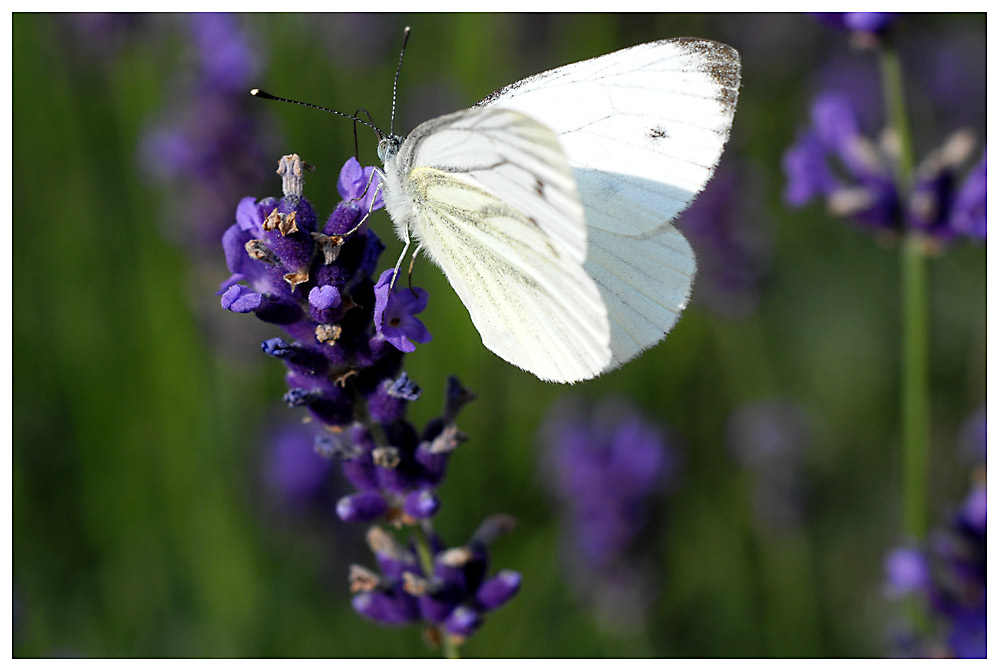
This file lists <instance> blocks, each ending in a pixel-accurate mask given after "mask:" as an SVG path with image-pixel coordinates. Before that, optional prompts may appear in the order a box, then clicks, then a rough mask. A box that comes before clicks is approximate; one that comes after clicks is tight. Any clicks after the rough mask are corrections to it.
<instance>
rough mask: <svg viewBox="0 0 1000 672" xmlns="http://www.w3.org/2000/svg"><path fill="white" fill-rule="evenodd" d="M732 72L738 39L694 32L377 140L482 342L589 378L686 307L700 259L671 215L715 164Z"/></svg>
mask: <svg viewBox="0 0 1000 672" xmlns="http://www.w3.org/2000/svg"><path fill="white" fill-rule="evenodd" d="M739 84H740V61H739V55H738V54H737V52H736V51H735V50H734V49H732V48H731V47H728V46H725V45H723V44H719V43H717V42H711V41H708V40H700V39H691V38H685V39H675V40H661V41H658V42H649V43H647V44H640V45H637V46H634V47H630V48H628V49H622V50H620V51H616V52H614V53H611V54H607V55H604V56H600V57H598V58H593V59H590V60H587V61H582V62H579V63H573V64H571V65H566V66H563V67H561V68H556V69H554V70H549V71H547V72H543V73H541V74H538V75H534V76H532V77H528V78H527V79H523V80H521V81H519V82H515V83H514V84H511V85H509V86H507V87H505V88H503V89H500V90H499V91H497V92H495V93H493V94H491V95H489V96H487V97H486V98H485V99H483V100H482V101H480V102H479V103H477V104H476V105H475V106H474V107H472V108H470V109H468V110H463V111H460V112H455V113H453V114H448V115H445V116H442V117H438V118H436V119H431V120H430V121H427V122H425V123H423V124H421V125H420V126H418V127H417V128H416V129H415V130H414V131H413V132H412V133H410V135H408V136H407V137H406V138H405V139H403V138H401V137H399V136H388V137H385V138H383V139H382V141H381V142H380V143H379V157H380V158H381V159H382V160H383V161H384V165H385V174H384V179H383V182H382V185H381V188H382V189H383V190H384V199H385V204H386V209H387V210H388V212H389V215H390V217H392V220H393V222H394V224H395V227H396V231H397V233H398V234H399V236H400V238H402V239H403V240H404V241H406V242H407V244H409V240H410V234H412V235H413V237H414V238H416V240H417V241H418V242H419V244H420V248H418V249H423V250H425V251H426V253H427V254H428V256H429V257H430V258H431V260H432V261H433V262H434V263H435V264H437V265H438V266H440V267H441V269H442V270H443V271H444V274H445V275H446V276H447V278H448V281H449V282H450V283H451V285H452V287H454V288H455V291H456V292H458V296H459V298H461V300H462V302H463V303H464V304H465V306H466V307H467V308H468V310H469V315H470V316H471V317H472V322H473V324H474V325H475V326H476V329H478V330H479V333H480V335H481V336H482V339H483V344H484V345H485V346H486V347H487V348H489V349H490V350H492V351H493V352H495V353H496V354H497V355H499V356H500V357H502V358H503V359H505V360H507V361H508V362H510V363H512V364H514V365H516V366H519V367H521V368H522V369H525V370H527V371H530V372H531V373H533V374H535V375H536V376H538V377H539V378H541V379H542V380H548V381H554V382H566V383H569V382H575V381H580V380H586V379H588V378H593V377H594V376H597V375H599V374H601V373H603V372H605V371H608V370H610V369H613V368H616V367H618V366H620V365H621V364H623V363H624V362H627V361H628V360H630V359H632V358H633V357H635V356H636V355H638V354H639V353H640V352H642V351H643V350H645V349H646V348H648V347H650V346H652V345H654V344H655V343H657V342H659V341H660V339H662V338H663V337H664V336H665V335H666V333H667V332H668V331H670V329H671V328H672V327H673V326H674V323H675V322H676V321H677V318H678V316H679V314H680V312H681V311H682V310H684V307H685V306H686V305H687V302H688V297H689V295H690V290H691V283H692V281H693V279H694V274H695V258H694V253H693V252H692V251H691V247H690V246H689V245H688V243H687V241H686V240H685V239H684V237H683V236H682V235H681V234H680V233H679V232H678V231H677V229H675V228H674V227H673V226H672V225H671V221H672V220H673V219H674V218H675V217H676V216H677V214H678V213H680V212H681V211H682V210H684V208H686V207H687V206H688V204H689V203H690V202H691V201H692V200H693V199H694V197H695V195H696V194H697V193H698V192H699V191H701V189H702V188H703V187H704V186H705V183H706V182H707V181H708V179H709V178H710V177H711V176H712V172H713V171H714V169H715V166H716V164H717V163H718V161H719V157H720V155H721V154H722V148H723V145H724V144H725V142H726V140H727V139H728V137H729V129H730V126H731V125H732V119H733V112H734V110H735V108H736V97H737V93H738V89H739ZM404 254H405V251H404ZM401 259H402V257H401Z"/></svg>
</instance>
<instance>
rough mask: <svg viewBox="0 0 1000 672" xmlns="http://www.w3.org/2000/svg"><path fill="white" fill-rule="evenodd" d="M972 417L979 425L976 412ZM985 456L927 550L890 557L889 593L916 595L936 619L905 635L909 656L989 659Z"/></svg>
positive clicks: (904, 551)
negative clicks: (967, 489)
mask: <svg viewBox="0 0 1000 672" xmlns="http://www.w3.org/2000/svg"><path fill="white" fill-rule="evenodd" d="M977 415H978V414H977ZM971 421H972V422H973V423H974V424H975V425H978V424H979V418H978V417H977V416H973V419H972V420H971ZM983 423H985V419H983ZM977 429H978V427H977ZM982 431H983V433H984V435H985V428H983V430H982ZM983 460H984V461H983V463H982V464H980V465H979V466H978V467H977V468H976V469H975V470H974V472H973V483H972V487H971V489H970V491H969V493H968V494H967V495H966V497H965V499H964V501H963V502H962V503H961V505H959V506H958V507H957V509H956V511H955V513H954V514H953V515H952V517H951V521H950V523H949V524H948V525H947V526H945V527H943V528H939V529H937V530H934V531H933V532H932V533H931V535H930V541H929V543H928V544H927V546H926V547H925V548H914V547H912V546H908V547H904V548H899V549H895V550H893V551H891V552H890V553H889V555H888V556H887V559H886V574H887V592H888V594H889V596H890V597H894V598H899V597H904V596H906V595H911V594H915V595H916V596H917V597H918V598H919V599H920V601H921V603H923V604H924V605H925V608H926V610H927V611H928V613H929V615H930V617H931V629H930V631H929V632H922V633H920V634H916V633H914V632H905V633H904V636H903V640H904V642H906V650H905V651H904V652H903V653H904V654H905V655H912V656H919V657H941V656H948V657H955V658H985V657H986V465H985V453H984V454H983ZM908 629H912V626H908Z"/></svg>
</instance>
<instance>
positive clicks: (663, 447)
mask: <svg viewBox="0 0 1000 672" xmlns="http://www.w3.org/2000/svg"><path fill="white" fill-rule="evenodd" d="M539 442H540V444H541V446H542V451H543V452H542V459H543V464H542V466H543V471H542V473H543V478H544V479H545V480H546V481H547V482H548V486H549V488H550V490H551V491H552V493H553V494H554V495H555V497H556V498H557V499H558V502H559V505H560V507H561V508H562V513H563V517H564V519H565V523H564V527H563V532H564V534H565V535H566V536H567V537H568V539H567V541H566V543H565V545H566V546H567V549H566V555H567V557H568V558H569V559H570V563H571V569H572V572H573V574H574V579H575V582H576V583H577V584H578V587H579V590H580V592H581V594H583V595H584V597H585V598H586V599H587V600H588V601H589V602H590V603H591V604H592V606H594V607H595V612H596V614H597V616H598V617H599V618H600V619H601V620H602V621H603V622H604V623H605V624H608V625H613V626H616V627H621V628H625V627H631V626H634V625H638V624H641V622H642V621H643V620H644V618H645V612H646V611H647V610H648V608H649V602H650V597H651V595H652V591H651V581H652V577H651V576H650V575H649V574H648V573H647V572H645V571H644V569H643V568H642V566H641V565H642V564H643V561H642V557H641V554H640V553H638V552H637V551H638V547H639V546H641V540H642V536H643V534H644V533H645V532H646V528H647V526H648V523H649V520H648V518H649V514H650V506H651V502H650V500H651V499H652V498H653V497H655V496H657V495H662V494H663V493H665V492H666V491H667V490H668V489H669V487H670V486H671V482H672V479H673V477H674V476H675V475H676V472H677V469H678V458H677V456H676V454H675V452H674V450H673V449H672V448H671V447H670V446H669V444H668V441H667V439H666V438H665V435H664V432H663V430H661V429H660V428H657V427H655V426H653V425H651V424H649V423H648V422H647V421H645V420H644V419H643V418H642V417H641V416H640V414H639V413H638V412H637V411H636V410H635V409H634V408H632V407H631V406H630V405H628V404H627V403H626V402H624V401H606V402H604V403H602V404H600V405H598V406H597V407H596V408H593V409H587V408H584V407H583V406H581V405H580V404H578V403H576V402H572V401H567V402H563V403H562V404H559V405H557V406H555V407H554V408H553V409H552V410H550V411H549V413H548V415H547V417H546V420H545V422H544V424H543V425H542V427H541V429H540V432H539ZM611 595H614V596H615V597H614V599H608V597H609V596H611ZM609 610H613V612H612V611H609Z"/></svg>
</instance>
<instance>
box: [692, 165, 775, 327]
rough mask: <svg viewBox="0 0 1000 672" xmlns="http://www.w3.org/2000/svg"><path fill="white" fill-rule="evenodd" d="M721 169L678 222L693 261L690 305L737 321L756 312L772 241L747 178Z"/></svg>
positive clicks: (729, 170)
mask: <svg viewBox="0 0 1000 672" xmlns="http://www.w3.org/2000/svg"><path fill="white" fill-rule="evenodd" d="M730 166H731V164H729V163H723V165H721V166H720V167H719V169H718V170H717V171H716V173H715V176H714V177H713V178H712V181H711V182H709V183H708V186H707V187H706V188H705V191H704V192H703V193H702V194H701V195H700V196H699V197H698V198H697V199H696V200H695V202H694V203H693V204H692V205H691V207H690V208H689V209H688V210H686V211H685V212H684V214H683V215H681V217H680V219H678V220H677V228H678V229H680V230H681V232H682V233H684V236H685V237H686V238H687V239H688V241H689V242H690V243H691V247H692V248H693V249H694V251H695V256H696V257H697V259H698V282H696V283H695V287H694V297H693V299H692V301H693V303H695V304H701V305H703V306H704V307H706V308H707V309H709V310H711V311H712V312H713V313H714V314H716V315H717V316H719V317H723V318H729V319H741V318H744V317H747V316H748V315H750V314H752V313H753V312H754V310H756V307H757V302H758V299H759V296H760V287H761V283H762V280H763V276H764V272H765V269H766V268H767V266H768V262H769V256H770V247H771V237H770V233H769V231H768V230H767V229H766V227H765V226H764V221H765V220H764V217H763V214H762V213H760V212H759V208H757V207H756V205H757V204H756V203H753V202H750V199H749V198H748V195H749V194H750V193H754V192H753V190H752V189H749V188H747V182H748V179H749V176H748V175H743V174H741V173H739V172H737V171H736V170H735V169H733V168H731V167H730Z"/></svg>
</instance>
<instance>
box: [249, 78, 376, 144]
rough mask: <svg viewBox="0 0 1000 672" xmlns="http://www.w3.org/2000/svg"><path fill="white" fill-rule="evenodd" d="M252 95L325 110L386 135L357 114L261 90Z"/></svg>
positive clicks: (251, 92)
mask: <svg viewBox="0 0 1000 672" xmlns="http://www.w3.org/2000/svg"><path fill="white" fill-rule="evenodd" d="M250 95H251V96H256V97H257V98H263V99H265V100H277V101H278V102H281V103H292V104H294V105H302V106H303V107H311V108H313V109H314V110H323V111H324V112H331V113H333V114H336V115H339V116H341V117H347V118H348V119H353V120H354V121H355V122H361V123H362V124H364V125H365V126H368V127H369V128H371V129H372V130H374V131H375V132H376V133H378V135H379V138H382V137H383V136H384V135H385V133H383V132H382V130H381V129H380V128H379V127H378V126H376V125H375V124H374V123H371V122H368V121H365V120H364V119H358V117H357V115H356V114H353V115H351V114H345V113H343V112H339V111H337V110H331V109H330V108H329V107H323V106H322V105H313V104H312V103H303V102H302V101H300V100H292V99H291V98H282V97H281V96H275V95H272V94H270V93H268V92H267V91H262V90H261V89H250ZM368 116H369V118H371V115H368Z"/></svg>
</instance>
